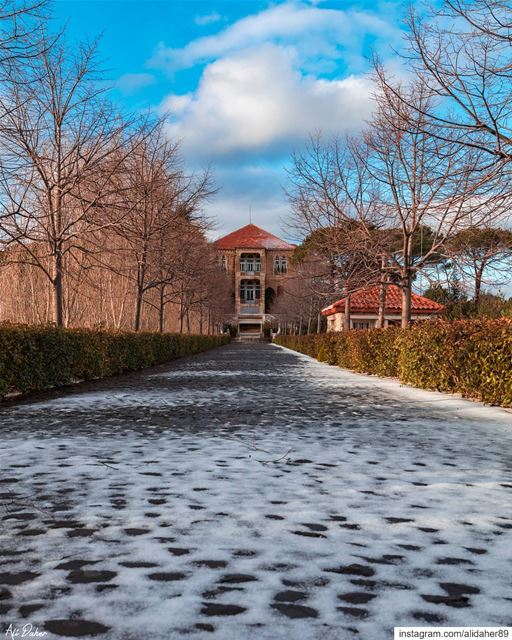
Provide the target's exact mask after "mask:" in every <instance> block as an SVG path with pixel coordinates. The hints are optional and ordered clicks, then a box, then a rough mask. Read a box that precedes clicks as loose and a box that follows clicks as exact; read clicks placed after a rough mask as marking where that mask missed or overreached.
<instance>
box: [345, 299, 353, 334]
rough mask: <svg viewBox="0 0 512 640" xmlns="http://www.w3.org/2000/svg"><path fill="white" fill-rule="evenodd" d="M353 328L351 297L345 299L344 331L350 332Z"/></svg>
mask: <svg viewBox="0 0 512 640" xmlns="http://www.w3.org/2000/svg"><path fill="white" fill-rule="evenodd" d="M351 327H352V316H351V313H350V295H347V296H346V298H345V317H344V318H343V331H350V329H351Z"/></svg>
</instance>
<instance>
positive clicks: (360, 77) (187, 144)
mask: <svg viewBox="0 0 512 640" xmlns="http://www.w3.org/2000/svg"><path fill="white" fill-rule="evenodd" d="M405 11H406V6H405V3H399V2H379V1H377V2H350V1H349V0H347V1H339V0H332V1H316V2H311V1H307V0H304V1H302V2H301V1H298V0H293V1H281V2H254V1H252V0H231V1H223V2H217V1H216V0H210V1H197V2H196V1H194V0H156V1H155V0H56V1H55V4H54V10H53V13H54V16H55V20H56V22H57V23H66V24H67V27H68V34H69V37H70V39H71V40H83V39H92V38H94V37H96V36H98V35H101V43H100V51H101V58H102V60H103V66H104V68H105V69H106V70H107V73H106V75H107V77H108V79H109V82H110V83H111V84H112V86H113V89H112V94H113V97H115V99H116V100H118V101H119V102H120V103H121V104H122V105H123V107H124V108H125V109H126V110H128V111H131V110H138V109H147V108H148V107H151V108H153V109H155V110H160V111H162V112H166V113H169V124H168V132H169V135H170V136H172V137H174V138H178V139H180V140H182V149H183V154H184V156H185V159H186V161H187V163H188V165H189V167H190V168H191V170H198V169H200V168H201V167H204V166H206V165H209V166H211V167H212V169H213V172H214V175H215V178H216V183H217V185H218V187H219V188H220V190H219V193H218V195H217V196H216V197H215V199H214V200H213V201H212V202H211V203H210V205H209V211H208V212H209V213H210V215H212V216H214V217H215V219H216V222H217V229H216V232H215V235H220V234H222V233H225V232H228V231H230V230H232V229H234V228H236V227H238V226H242V225H243V224H246V223H247V222H248V217H249V209H251V210H252V220H253V222H255V223H256V224H258V225H260V226H263V227H265V228H267V229H269V230H270V231H272V232H274V233H278V234H280V235H284V236H287V235H288V237H290V236H289V233H288V232H287V230H286V228H285V226H284V225H283V220H284V219H285V218H286V216H287V213H288V205H287V202H286V198H285V195H284V193H283V189H282V187H283V186H284V185H285V184H286V174H285V170H284V168H285V166H286V164H287V163H288V162H289V157H290V153H291V152H292V150H294V149H295V150H297V149H300V147H301V146H302V145H303V144H304V141H305V140H306V139H307V137H308V135H309V134H310V133H312V132H315V131H320V130H321V131H322V132H324V133H325V134H326V135H330V134H336V133H343V132H345V131H357V129H358V128H359V127H361V126H362V125H363V124H364V122H365V120H366V119H367V118H368V117H369V115H370V113H371V98H370V95H371V83H370V81H369V79H368V77H367V75H366V74H367V71H368V67H369V59H370V57H371V54H372V51H374V50H375V51H377V52H378V53H379V56H381V57H382V58H383V60H384V61H385V62H386V64H388V65H389V66H393V65H395V67H397V65H398V64H399V63H398V62H397V60H396V59H395V55H394V53H393V47H400V46H401V37H402V32H401V29H402V27H403V18H404V15H405ZM292 239H293V238H292Z"/></svg>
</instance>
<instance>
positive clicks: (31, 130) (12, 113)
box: [0, 27, 127, 326]
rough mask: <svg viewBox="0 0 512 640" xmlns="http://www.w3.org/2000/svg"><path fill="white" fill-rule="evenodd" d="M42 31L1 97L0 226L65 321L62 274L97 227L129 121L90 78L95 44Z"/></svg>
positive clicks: (58, 320)
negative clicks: (74, 43)
mask: <svg viewBox="0 0 512 640" xmlns="http://www.w3.org/2000/svg"><path fill="white" fill-rule="evenodd" d="M40 33H41V41H42V42H43V43H45V46H44V47H43V48H42V50H41V51H40V52H38V53H37V54H36V55H35V56H34V57H32V58H30V60H28V61H26V64H24V66H23V70H21V69H12V70H11V71H10V73H9V74H8V77H7V78H6V79H5V80H4V83H3V90H2V92H1V94H0V118H1V123H2V124H1V127H0V154H1V157H2V159H3V163H2V167H1V172H0V190H1V199H0V200H1V206H2V210H1V213H0V232H1V234H2V241H3V244H4V248H7V249H9V248H10V247H13V246H17V247H18V249H19V250H18V251H17V252H16V254H15V256H16V259H17V260H22V261H23V262H25V263H26V264H29V265H33V266H34V267H37V268H38V269H40V270H41V271H42V273H44V275H45V276H46V278H47V279H48V281H49V282H50V284H51V287H52V291H53V319H54V322H55V323H56V324H57V325H58V326H62V325H64V324H65V314H64V310H65V272H66V269H67V268H69V265H70V263H73V261H75V260H80V259H81V256H82V254H83V252H84V251H85V250H86V244H87V240H88V239H90V237H91V235H92V234H94V233H95V232H97V230H98V229H99V228H101V227H102V226H103V224H104V222H103V221H102V220H99V221H97V220H96V219H95V211H96V210H97V209H98V207H99V205H100V204H101V202H102V200H103V199H104V198H105V197H106V195H107V193H108V192H109V190H110V188H111V177H112V174H113V173H114V172H115V171H116V170H117V168H118V164H119V159H120V157H121V156H122V153H121V152H120V150H122V149H123V147H124V145H125V143H126V140H125V134H126V131H127V124H126V122H125V121H124V120H123V119H122V118H121V117H120V116H119V115H118V113H117V111H116V109H115V108H114V106H113V105H112V104H111V103H110V102H109V101H107V100H106V98H105V96H104V91H105V90H106V89H104V88H100V87H99V85H98V83H97V80H98V77H97V76H98V74H97V68H96V63H95V45H92V46H80V47H79V48H78V50H77V51H76V52H75V51H73V52H70V51H69V50H68V49H67V48H66V45H65V43H64V41H63V39H62V38H59V39H58V40H57V41H56V42H52V41H51V38H50V37H48V36H47V35H46V33H45V31H44V27H41V31H40ZM46 45H47V46H46ZM116 153H117V158H118V161H116V162H114V161H113V158H114V157H115V156H116Z"/></svg>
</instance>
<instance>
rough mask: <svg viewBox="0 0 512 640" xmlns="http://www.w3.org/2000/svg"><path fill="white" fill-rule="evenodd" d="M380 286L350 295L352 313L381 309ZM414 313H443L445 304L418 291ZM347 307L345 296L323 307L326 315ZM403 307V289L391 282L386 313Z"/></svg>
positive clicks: (376, 311) (371, 311) (414, 296)
mask: <svg viewBox="0 0 512 640" xmlns="http://www.w3.org/2000/svg"><path fill="white" fill-rule="evenodd" d="M379 297H380V286H379V285H377V286H375V287H367V288H365V289H359V291H356V292H354V293H353V294H352V295H351V296H350V311H351V313H373V314H376V313H378V311H379ZM411 307H412V309H411V310H412V313H441V311H443V310H444V305H442V304H439V303H438V302H434V301H433V300H429V299H428V298H425V297H424V296H420V295H418V294H417V293H412V294H411ZM344 308H345V298H342V299H341V300H337V301H336V302H333V303H332V304H331V305H329V306H328V307H325V309H322V313H323V315H324V316H331V315H333V314H334V313H339V312H340V311H341V312H343V310H344ZM401 309H402V291H401V289H400V287H398V286H397V285H396V284H389V285H388V286H387V292H386V313H400V311H401Z"/></svg>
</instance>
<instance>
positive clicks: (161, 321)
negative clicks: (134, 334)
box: [158, 287, 165, 333]
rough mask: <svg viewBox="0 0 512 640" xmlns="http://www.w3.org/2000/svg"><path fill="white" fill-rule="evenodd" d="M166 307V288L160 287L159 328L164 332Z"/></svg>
mask: <svg viewBox="0 0 512 640" xmlns="http://www.w3.org/2000/svg"><path fill="white" fill-rule="evenodd" d="M164 309H165V302H164V288H163V287H160V301H159V307H158V329H159V331H160V333H163V332H164Z"/></svg>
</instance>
